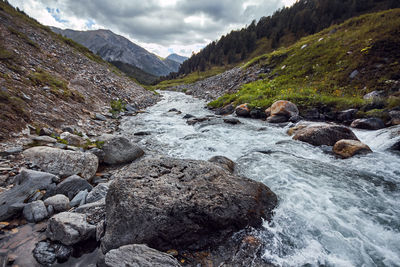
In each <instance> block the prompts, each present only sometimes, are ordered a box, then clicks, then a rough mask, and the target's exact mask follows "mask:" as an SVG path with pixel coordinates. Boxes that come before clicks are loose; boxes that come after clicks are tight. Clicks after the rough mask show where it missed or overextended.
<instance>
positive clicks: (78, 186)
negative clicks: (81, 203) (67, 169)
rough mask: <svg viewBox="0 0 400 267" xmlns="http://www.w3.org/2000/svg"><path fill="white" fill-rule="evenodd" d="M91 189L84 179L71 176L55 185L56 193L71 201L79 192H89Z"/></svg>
mask: <svg viewBox="0 0 400 267" xmlns="http://www.w3.org/2000/svg"><path fill="white" fill-rule="evenodd" d="M92 188H93V187H92V186H91V185H90V184H89V183H88V182H87V181H86V180H85V179H83V178H81V177H79V176H78V175H72V176H70V177H68V178H67V179H65V180H64V181H62V182H61V183H59V184H58V185H57V188H56V193H57V194H63V195H65V196H67V197H68V198H69V199H70V200H72V199H73V198H74V197H75V196H76V194H78V193H79V192H80V191H83V190H88V191H91V190H92Z"/></svg>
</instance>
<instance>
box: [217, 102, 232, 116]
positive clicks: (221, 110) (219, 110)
mask: <svg viewBox="0 0 400 267" xmlns="http://www.w3.org/2000/svg"><path fill="white" fill-rule="evenodd" d="M234 111H235V107H234V106H233V105H232V104H229V105H227V106H225V107H222V108H217V109H216V110H215V114H216V115H229V114H232V113H233V112H234Z"/></svg>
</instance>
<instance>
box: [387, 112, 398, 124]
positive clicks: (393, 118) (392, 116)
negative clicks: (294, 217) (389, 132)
mask: <svg viewBox="0 0 400 267" xmlns="http://www.w3.org/2000/svg"><path fill="white" fill-rule="evenodd" d="M389 116H390V119H391V121H390V124H391V125H399V124H400V111H398V110H392V111H390V112H389Z"/></svg>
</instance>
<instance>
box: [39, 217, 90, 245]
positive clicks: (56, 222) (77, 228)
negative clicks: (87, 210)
mask: <svg viewBox="0 0 400 267" xmlns="http://www.w3.org/2000/svg"><path fill="white" fill-rule="evenodd" d="M95 235H96V226H94V225H91V224H88V222H87V221H86V215H85V214H81V213H72V212H61V213H59V214H56V215H54V216H53V217H51V218H50V219H49V221H48V225H47V229H46V236H47V238H49V239H50V240H53V241H59V242H61V243H62V244H64V245H67V246H68V245H73V244H76V243H78V242H80V241H83V240H87V239H90V238H94V237H95Z"/></svg>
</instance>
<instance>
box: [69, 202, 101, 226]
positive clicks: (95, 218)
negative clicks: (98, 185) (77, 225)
mask: <svg viewBox="0 0 400 267" xmlns="http://www.w3.org/2000/svg"><path fill="white" fill-rule="evenodd" d="M75 212H77V213H83V214H85V215H86V216H87V218H86V219H87V221H88V222H89V223H90V224H93V225H97V224H99V223H100V222H101V221H103V220H104V219H105V215H106V202H105V199H104V198H102V199H100V200H99V201H96V202H93V203H88V204H84V205H82V206H79V207H78V208H76V209H75Z"/></svg>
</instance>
